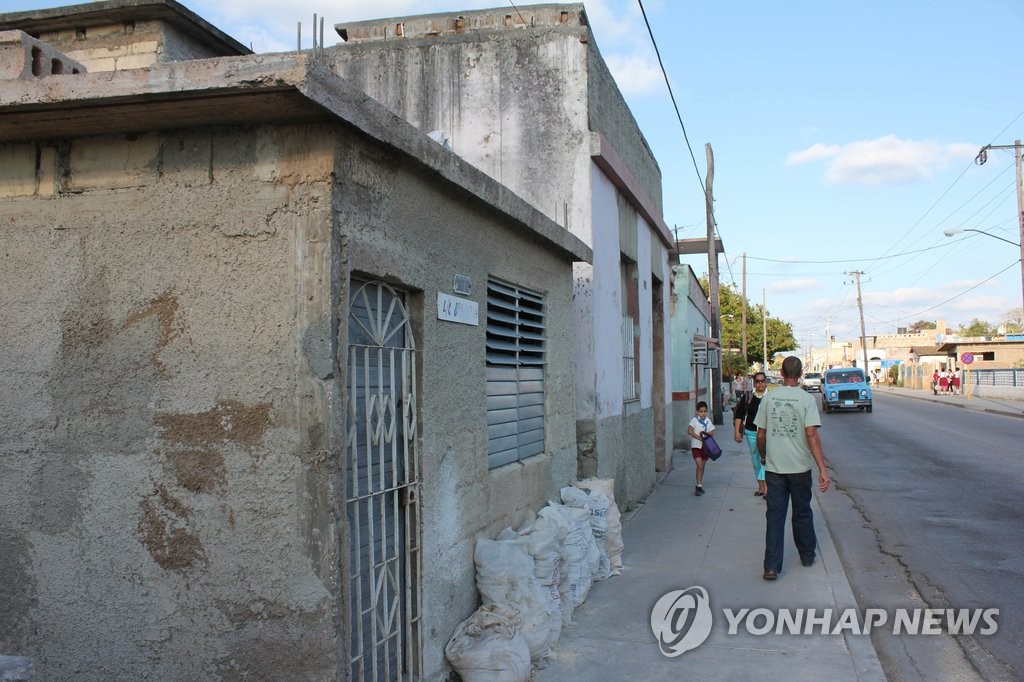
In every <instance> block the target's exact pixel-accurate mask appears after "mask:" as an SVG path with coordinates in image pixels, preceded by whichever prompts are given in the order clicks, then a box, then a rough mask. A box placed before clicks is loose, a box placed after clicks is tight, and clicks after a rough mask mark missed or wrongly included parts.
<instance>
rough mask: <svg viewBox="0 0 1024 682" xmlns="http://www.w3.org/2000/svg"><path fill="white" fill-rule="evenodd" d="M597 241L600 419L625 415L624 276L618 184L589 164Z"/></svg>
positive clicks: (596, 352)
mask: <svg viewBox="0 0 1024 682" xmlns="http://www.w3.org/2000/svg"><path fill="white" fill-rule="evenodd" d="M590 186H591V193H592V194H591V205H592V206H593V211H592V217H591V222H592V224H593V237H594V243H593V244H592V245H591V248H592V249H593V251H594V275H595V277H594V297H593V311H594V315H593V317H594V362H595V365H596V366H595V369H596V372H597V380H596V390H597V418H598V419H602V418H604V417H611V416H614V415H620V414H622V328H621V325H622V291H621V288H622V277H621V274H620V273H621V269H620V255H619V208H618V199H617V191H618V190H616V188H615V185H613V184H612V183H611V181H610V180H609V179H608V178H607V177H605V175H604V173H602V172H601V170H600V169H599V168H598V167H597V166H596V165H595V164H591V166H590Z"/></svg>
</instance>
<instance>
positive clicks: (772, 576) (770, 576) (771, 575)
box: [761, 568, 779, 580]
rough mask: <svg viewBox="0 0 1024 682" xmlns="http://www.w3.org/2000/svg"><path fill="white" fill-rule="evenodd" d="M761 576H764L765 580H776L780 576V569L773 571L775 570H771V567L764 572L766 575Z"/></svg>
mask: <svg viewBox="0 0 1024 682" xmlns="http://www.w3.org/2000/svg"><path fill="white" fill-rule="evenodd" d="M761 577H762V578H764V579H765V580H776V579H777V578H778V577H779V572H778V571H773V570H771V569H770V568H769V569H768V570H766V571H765V572H764V575H763V576H761Z"/></svg>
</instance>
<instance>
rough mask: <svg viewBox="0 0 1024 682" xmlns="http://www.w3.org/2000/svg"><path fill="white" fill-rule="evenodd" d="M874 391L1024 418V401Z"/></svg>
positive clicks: (910, 390)
mask: <svg viewBox="0 0 1024 682" xmlns="http://www.w3.org/2000/svg"><path fill="white" fill-rule="evenodd" d="M872 391H874V393H875V395H882V396H884V395H896V396H899V397H901V398H913V399H916V400H928V401H931V402H933V403H943V404H946V405H952V406H954V407H960V408H964V409H968V410H974V411H977V412H990V413H992V414H1002V415H1006V416H1008V417H1024V401H1020V400H1012V399H1009V398H982V397H980V396H978V395H975V394H972V395H971V397H970V399H968V398H967V396H966V395H934V394H933V393H932V392H931V391H924V390H918V389H913V388H891V389H890V388H886V387H885V386H880V387H878V388H873V389H872Z"/></svg>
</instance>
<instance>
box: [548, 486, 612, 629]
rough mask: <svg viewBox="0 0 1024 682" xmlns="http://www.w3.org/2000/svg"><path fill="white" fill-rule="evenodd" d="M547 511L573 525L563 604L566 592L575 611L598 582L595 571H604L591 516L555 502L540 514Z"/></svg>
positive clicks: (567, 546)
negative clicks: (591, 527) (591, 587)
mask: <svg viewBox="0 0 1024 682" xmlns="http://www.w3.org/2000/svg"><path fill="white" fill-rule="evenodd" d="M545 509H550V510H552V511H553V512H554V513H556V514H560V515H561V516H562V517H563V518H564V519H565V520H566V521H568V523H569V531H568V532H567V533H566V536H565V545H564V547H565V553H566V557H565V564H564V571H563V573H564V577H563V582H562V587H563V589H562V601H563V603H564V602H565V597H566V592H568V594H569V599H570V600H571V601H572V605H573V608H575V607H577V606H579V605H580V604H582V603H583V602H584V601H585V600H586V598H587V594H589V593H590V586H591V584H592V583H593V581H594V570H595V569H597V568H600V555H599V552H598V550H597V545H596V544H595V542H594V532H593V531H592V530H591V529H590V512H589V511H587V510H586V509H581V508H579V507H569V506H566V505H564V504H557V503H555V502H548V506H547V507H545V508H544V509H542V510H541V511H540V513H541V514H544V513H545V511H544V510H545ZM548 513H550V512H548ZM563 622H564V621H563Z"/></svg>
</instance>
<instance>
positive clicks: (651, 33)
mask: <svg viewBox="0 0 1024 682" xmlns="http://www.w3.org/2000/svg"><path fill="white" fill-rule="evenodd" d="M636 2H637V4H638V5H640V14H642V15H643V17H644V24H646V25H647V35H649V36H650V37H651V45H653V46H654V54H655V55H656V56H657V57H658V66H659V67H661V76H662V78H664V79H665V86H666V87H667V88H668V96H669V98H671V100H672V106H673V107H675V110H676V118H677V119H678V120H679V127H680V128H682V129H683V139H684V140H686V148H687V149H689V150H690V160H692V161H693V170H694V172H696V173H697V182H699V183H700V189H701V192H702V193H703V194H704V197H705V199H704V201H705V203H709V202H708V200H707V195H708V192H707V190H706V189H705V188H704V179H703V178H701V177H700V168H698V167H697V157H696V156H694V154H693V147H692V146H690V137H689V136H688V135H687V134H686V125H685V124H683V115H682V114H681V113H679V104H678V103H676V96H675V94H674V93H673V92H672V84H671V83H669V82H668V73H667V72H666V71H665V63H664V62H663V61H662V60H661V50H659V49H658V41H656V40H655V39H654V31H653V30H652V29H651V22H649V21H648V20H647V11H646V10H645V9H644V3H643V0H636ZM708 211H710V212H711V221H712V224H714V225H715V226H716V227H717V222H716V221H715V218H714V215H715V207H714V206H708Z"/></svg>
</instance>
